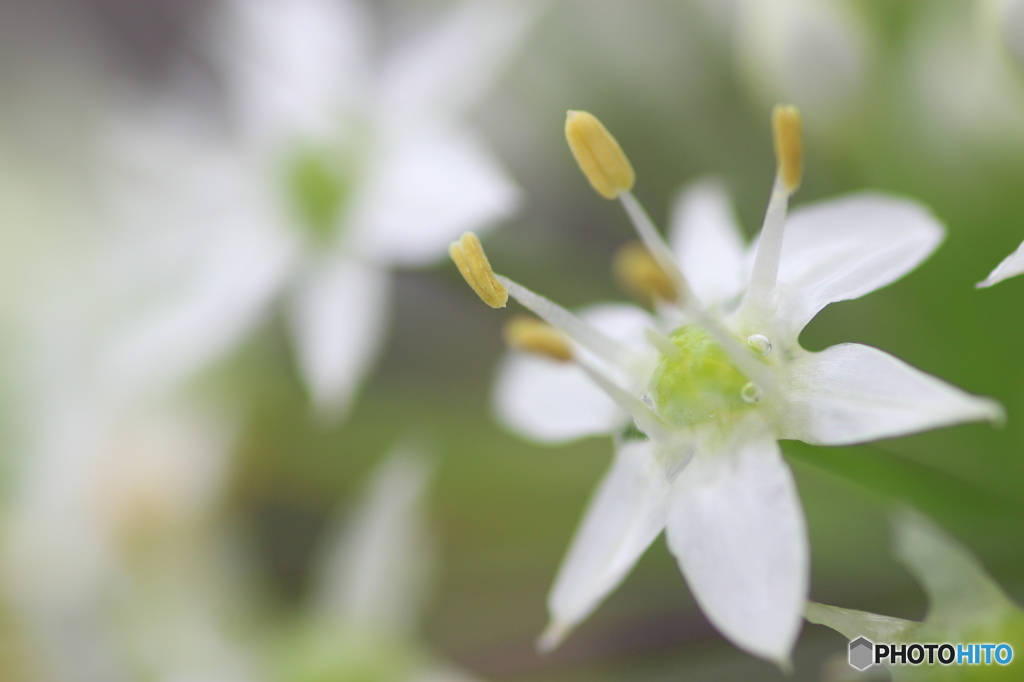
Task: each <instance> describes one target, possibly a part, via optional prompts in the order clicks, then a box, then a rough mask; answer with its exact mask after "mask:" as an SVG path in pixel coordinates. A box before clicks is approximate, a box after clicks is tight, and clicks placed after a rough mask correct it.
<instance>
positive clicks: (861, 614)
mask: <svg viewBox="0 0 1024 682" xmlns="http://www.w3.org/2000/svg"><path fill="white" fill-rule="evenodd" d="M806 616H807V620H808V621H809V622H811V623H816V624H818V625H824V626H826V627H830V628H832V629H833V630H835V631H836V632H838V633H840V634H842V635H845V636H846V637H847V638H849V639H851V640H853V639H857V638H858V637H867V638H868V639H870V640H871V641H872V642H901V641H906V640H905V639H904V637H905V636H906V634H907V633H908V631H910V630H912V629H913V628H914V627H916V626H918V625H920V623H915V622H913V621H910V620H903V619H902V618H891V617H889V616H879V615H878V614H875V613H868V612H867V611H855V610H853V609H841V608H839V607H837V606H828V605H827V604H817V603H815V602H811V603H809V604H808V605H807V613H806Z"/></svg>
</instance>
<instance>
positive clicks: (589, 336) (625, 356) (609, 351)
mask: <svg viewBox="0 0 1024 682" xmlns="http://www.w3.org/2000/svg"><path fill="white" fill-rule="evenodd" d="M495 277H496V278H497V280H498V282H499V283H501V284H503V285H504V288H505V290H507V291H508V293H509V295H510V296H512V298H514V299H516V300H517V301H519V302H520V303H521V304H523V306H524V307H525V308H527V309H528V310H530V311H532V312H533V313H534V314H535V315H537V317H539V318H540V319H542V320H544V321H545V322H547V323H548V324H550V325H551V326H552V327H555V328H556V329H559V330H561V331H562V332H564V333H565V334H566V336H568V337H569V338H570V339H572V340H573V341H575V342H576V343H578V344H580V345H581V346H583V347H584V348H586V349H587V350H589V351H590V352H591V353H593V354H594V355H596V356H597V357H599V358H600V359H601V360H603V361H605V362H607V363H608V364H610V365H614V366H616V367H621V368H623V369H626V370H627V371H628V370H629V368H630V366H631V365H632V364H633V362H634V360H635V359H636V357H635V354H634V353H633V351H631V350H630V349H629V348H628V347H626V346H624V345H622V344H621V343H619V342H618V341H616V340H615V339H612V338H611V337H609V336H607V335H605V334H604V333H602V332H600V331H598V330H597V329H595V328H594V327H593V326H591V325H590V324H588V323H586V322H584V321H583V320H581V319H580V318H579V317H577V316H576V315H573V314H572V313H570V312H569V311H568V310H566V309H565V308H563V307H561V306H560V305H558V304H556V303H553V302H551V301H549V300H548V299H546V298H544V297H543V296H541V295H540V294H536V293H534V292H532V291H530V290H529V289H527V288H526V287H524V286H523V285H521V284H518V283H516V282H513V281H512V280H510V279H509V278H508V277H504V276H502V275H495Z"/></svg>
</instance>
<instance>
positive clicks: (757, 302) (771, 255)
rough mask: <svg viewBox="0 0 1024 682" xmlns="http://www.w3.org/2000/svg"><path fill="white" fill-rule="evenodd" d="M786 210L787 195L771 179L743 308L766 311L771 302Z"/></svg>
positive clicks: (777, 183) (778, 184)
mask: <svg viewBox="0 0 1024 682" xmlns="http://www.w3.org/2000/svg"><path fill="white" fill-rule="evenodd" d="M788 208H789V193H788V192H787V191H786V188H785V187H784V185H783V184H782V181H781V180H780V179H779V178H776V179H775V185H774V186H773V187H772V196H771V199H769V200H768V210H767V211H766V212H765V216H764V225H763V226H762V227H761V236H760V237H759V238H758V241H757V255H756V256H755V257H754V269H753V271H752V272H751V274H750V286H749V287H748V288H747V295H746V299H747V300H746V301H744V307H746V306H747V305H751V306H754V307H755V308H756V309H758V310H767V309H768V308H769V306H771V305H772V303H773V302H774V300H775V284H776V281H777V280H778V277H779V260H780V259H781V257H782V237H783V232H784V228H785V226H786V214H787V210H788Z"/></svg>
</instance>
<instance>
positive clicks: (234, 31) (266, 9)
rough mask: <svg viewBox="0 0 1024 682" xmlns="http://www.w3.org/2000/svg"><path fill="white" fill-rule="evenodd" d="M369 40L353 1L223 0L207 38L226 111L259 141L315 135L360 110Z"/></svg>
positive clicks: (361, 11)
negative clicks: (228, 104)
mask: <svg viewBox="0 0 1024 682" xmlns="http://www.w3.org/2000/svg"><path fill="white" fill-rule="evenodd" d="M369 34H370V26H369V18H368V16H367V13H366V8H365V7H364V6H363V3H362V2H357V1H354V0H228V1H227V2H224V3H221V9H220V10H219V12H218V13H217V14H216V15H215V16H214V21H213V23H212V25H211V27H210V30H209V36H208V39H209V43H210V44H211V45H212V46H213V48H214V49H215V50H216V51H217V54H216V55H215V56H216V57H217V58H218V59H219V61H220V63H221V64H222V66H223V68H224V70H225V77H226V85H227V87H228V89H229V94H230V95H231V96H232V100H233V101H232V105H233V107H232V111H233V113H234V114H235V115H236V116H238V117H239V119H240V121H239V122H240V123H241V124H242V126H243V128H244V129H246V132H249V133H252V134H254V135H255V136H256V137H257V139H259V140H260V141H264V142H265V141H268V138H269V139H270V140H272V141H280V138H281V137H282V136H283V137H286V138H289V137H290V138H292V139H294V137H295V136H299V137H319V136H320V135H322V134H323V133H325V132H328V131H331V130H333V129H334V128H335V127H336V126H337V120H338V118H339V116H341V115H344V114H346V113H350V111H349V110H350V109H351V108H352V107H355V106H359V105H361V104H362V100H364V99H365V90H366V86H367V83H366V82H365V79H366V78H367V77H368V76H369V65H368V64H367V62H366V60H367V56H368V52H369V45H368V42H369Z"/></svg>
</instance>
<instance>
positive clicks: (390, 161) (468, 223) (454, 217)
mask: <svg viewBox="0 0 1024 682" xmlns="http://www.w3.org/2000/svg"><path fill="white" fill-rule="evenodd" d="M389 142H390V143H389V144H388V146H387V147H385V148H384V149H382V150H381V155H380V157H379V158H377V159H376V161H375V167H374V169H373V170H372V171H371V175H370V178H369V180H368V182H367V187H366V189H365V193H364V194H363V196H362V198H361V200H360V203H359V206H358V207H357V208H356V209H355V210H354V213H353V217H352V219H351V220H352V224H351V226H350V228H351V229H352V230H353V231H354V234H353V235H352V239H353V241H354V245H353V248H354V249H355V250H357V251H358V252H360V253H362V254H364V255H365V256H366V257H368V258H370V259H373V260H375V261H376V262H378V263H382V264H383V263H397V264H400V265H422V264H426V263H431V262H433V261H436V260H438V259H440V258H442V257H443V256H445V254H447V253H448V251H447V249H448V244H450V243H451V242H452V241H453V240H455V239H457V238H458V236H459V235H460V234H462V233H463V232H466V231H467V230H473V231H476V232H480V231H482V230H483V229H485V228H487V227H489V226H490V224H492V223H494V222H495V221H498V220H500V219H503V218H506V217H508V216H509V215H511V213H512V211H513V210H514V209H515V207H516V205H517V204H518V202H519V189H518V188H517V187H516V186H515V185H514V184H513V183H512V181H511V180H509V179H508V176H507V175H506V174H505V172H504V171H503V170H502V169H501V167H500V166H498V164H497V163H496V162H495V161H494V160H493V159H492V158H491V156H490V154H489V153H488V152H487V150H485V149H484V147H483V146H482V145H481V144H480V143H479V142H477V141H476V140H475V139H474V138H473V137H472V136H471V135H469V134H468V133H466V132H462V131H459V132H453V131H447V132H442V131H419V134H417V135H416V136H403V137H400V138H396V139H392V140H390V141H389Z"/></svg>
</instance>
